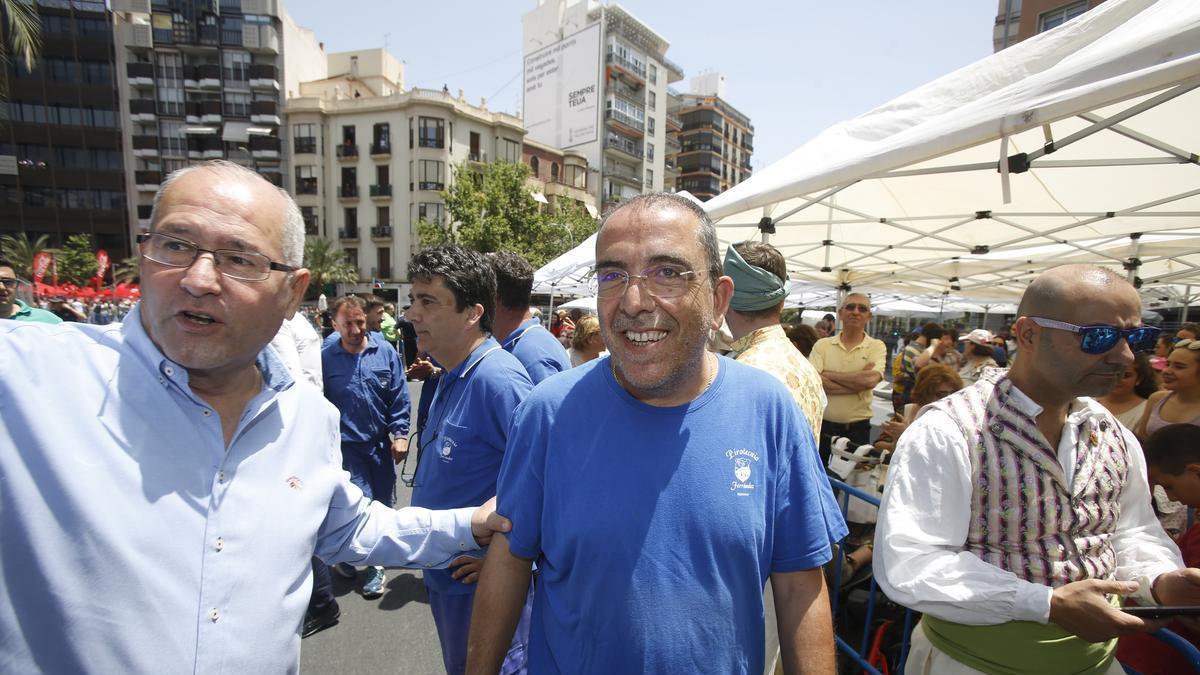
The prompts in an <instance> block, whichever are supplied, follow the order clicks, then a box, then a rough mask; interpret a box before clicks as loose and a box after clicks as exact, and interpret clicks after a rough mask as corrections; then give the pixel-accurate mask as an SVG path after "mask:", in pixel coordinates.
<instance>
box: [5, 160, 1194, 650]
mask: <svg viewBox="0 0 1200 675" xmlns="http://www.w3.org/2000/svg"><path fill="white" fill-rule="evenodd" d="M151 223H152V228H151V231H150V232H147V233H144V234H142V235H140V236H139V237H138V243H139V247H140V248H139V250H140V253H141V258H142V260H141V278H142V300H141V302H140V303H138V304H137V305H134V306H133V307H131V308H129V309H128V312H127V315H126V316H125V317H124V320H123V321H121V322H119V323H111V324H107V325H104V324H102V325H85V323H84V322H83V321H77V322H71V323H62V322H58V321H53V322H51V321H49V319H48V318H47V317H41V316H40V315H38V314H36V313H35V310H37V309H38V308H34V307H29V306H28V305H26V304H25V303H22V302H20V301H18V300H16V299H15V297H14V296H13V293H12V288H13V287H14V286H15V281H14V282H9V281H8V279H10V278H14V279H15V275H12V274H10V273H11V272H12V266H11V265H9V264H7V263H4V262H2V261H0V282H2V283H0V288H2V289H4V290H3V291H2V292H3V295H0V314H2V315H3V316H5V317H7V318H13V319H17V320H15V321H4V322H0V414H2V415H3V420H4V425H3V429H2V430H0V476H3V477H4V490H2V491H0V531H2V532H4V533H5V541H4V549H5V552H4V558H5V566H6V568H9V569H17V570H21V572H22V574H21V576H20V577H19V579H18V577H17V576H14V575H5V577H4V578H2V579H0V588H2V589H3V591H4V592H2V593H0V635H4V636H7V637H6V639H4V645H5V649H3V650H2V651H0V671H3V672H39V671H41V672H78V671H99V672H110V671H111V672H117V671H120V672H126V671H134V672H158V671H173V670H191V671H194V672H210V671H217V670H239V671H240V670H252V669H260V670H266V671H278V670H286V671H289V672H292V671H295V670H297V669H298V667H299V658H300V643H301V639H302V637H303V636H306V635H311V634H312V633H314V632H316V631H319V630H323V629H326V628H329V627H331V626H334V625H335V624H336V623H337V621H338V617H339V614H340V609H339V608H338V606H337V601H336V599H335V598H334V597H333V595H332V593H331V592H330V584H331V581H330V579H331V577H330V574H331V573H333V574H339V575H343V576H347V577H351V578H354V579H356V580H357V584H358V588H359V590H360V592H361V593H362V594H363V596H364V597H379V596H380V595H381V594H382V593H383V592H384V590H383V584H384V579H385V574H386V573H385V568H389V567H415V568H420V569H422V570H423V575H422V576H423V578H424V583H425V586H426V590H427V592H428V597H429V607H430V611H431V614H432V618H433V621H434V624H435V625H436V627H437V634H438V641H439V644H440V646H441V651H442V658H443V665H444V667H445V669H446V671H447V672H448V673H462V672H470V673H498V672H504V673H515V672H533V673H547V672H570V673H611V672H662V673H675V672H714V673H730V672H740V673H761V672H763V671H764V669H765V668H766V667H767V666H768V665H769V663H768V662H767V660H766V658H765V657H766V655H765V653H764V652H765V645H766V644H768V637H769V636H771V635H773V637H772V638H771V639H772V642H777V643H778V645H779V652H778V658H779V663H780V664H781V668H782V670H783V671H784V672H787V673H800V672H818V673H833V672H836V668H837V666H836V656H835V651H836V650H835V642H834V622H833V617H832V613H831V606H830V600H829V588H828V586H827V582H826V575H825V572H824V570H825V568H826V567H830V566H839V565H840V566H842V567H841V569H843V570H845V571H848V572H849V573H851V574H857V573H859V572H860V570H861V571H865V570H868V569H873V570H874V574H875V575H876V578H877V580H878V581H879V585H880V588H881V589H882V590H883V591H884V592H885V593H886V594H887V595H888V597H890V598H891V599H893V600H894V601H896V602H898V603H900V604H902V605H904V606H906V607H910V608H913V609H915V610H918V611H919V612H921V614H922V618H921V621H920V623H919V624H918V625H917V627H916V628H915V630H914V631H913V634H912V650H911V653H910V657H909V661H908V664H907V671H908V672H912V673H975V672H1056V673H1057V672H1109V673H1116V672H1121V669H1120V665H1119V664H1118V662H1117V661H1116V659H1115V654H1116V650H1117V643H1116V638H1117V637H1119V636H1133V635H1140V634H1144V633H1147V632H1150V631H1153V630H1155V629H1157V628H1159V627H1161V626H1162V625H1164V624H1165V623H1166V620H1164V619H1157V618H1148V617H1141V616H1138V615H1136V614H1134V613H1131V612H1126V611H1122V608H1121V605H1122V604H1123V603H1125V602H1128V603H1129V604H1132V603H1134V602H1136V603H1137V604H1139V605H1168V606H1169V605H1197V604H1200V570H1197V569H1194V568H1191V567H1188V566H1187V565H1185V556H1181V554H1180V551H1179V548H1178V546H1177V545H1176V544H1175V543H1174V542H1173V541H1172V539H1171V537H1170V536H1169V535H1168V531H1167V529H1165V528H1164V526H1163V523H1162V522H1161V521H1160V517H1165V516H1166V515H1169V514H1166V513H1165V512H1164V511H1163V508H1164V507H1163V506H1162V505H1157V509H1156V502H1155V500H1154V498H1153V497H1152V493H1151V489H1150V485H1151V481H1153V482H1154V483H1155V484H1157V485H1159V486H1161V487H1162V489H1163V494H1162V498H1163V499H1164V500H1165V501H1164V502H1163V504H1169V502H1170V500H1178V501H1179V502H1182V503H1183V504H1185V505H1188V506H1191V505H1194V504H1195V503H1197V502H1200V489H1198V487H1197V486H1200V456H1195V452H1196V450H1195V448H1196V447H1197V446H1196V440H1195V439H1194V438H1193V437H1192V435H1190V434H1193V433H1194V432H1193V431H1192V430H1193V429H1196V426H1195V424H1196V423H1197V422H1198V421H1200V342H1197V341H1196V337H1197V335H1195V334H1194V333H1193V334H1189V333H1187V332H1186V330H1188V329H1190V327H1185V330H1181V331H1180V332H1179V333H1177V334H1176V335H1175V336H1174V338H1177V339H1174V341H1173V340H1172V339H1170V338H1169V339H1167V340H1166V341H1162V342H1160V344H1161V345H1162V348H1161V352H1160V353H1159V354H1157V355H1156V356H1157V358H1158V360H1157V361H1152V360H1151V359H1150V358H1149V357H1145V358H1140V357H1135V353H1136V352H1140V351H1142V350H1144V349H1148V348H1151V347H1153V345H1154V343H1155V341H1156V338H1158V337H1159V333H1160V331H1159V330H1158V329H1156V328H1153V327H1147V326H1142V325H1141V318H1140V305H1139V301H1138V296H1137V294H1136V292H1135V291H1134V290H1133V288H1132V286H1130V285H1129V284H1128V283H1126V282H1125V281H1124V280H1123V279H1121V278H1120V277H1119V276H1117V275H1115V274H1114V273H1112V272H1109V271H1107V270H1104V269H1101V268H1096V267H1088V266H1080V265H1071V266H1064V267H1060V268H1055V269H1052V270H1049V271H1047V272H1044V273H1043V274H1041V275H1040V276H1039V277H1037V279H1035V280H1034V281H1033V282H1032V283H1031V284H1030V286H1029V288H1028V290H1027V291H1026V293H1025V295H1024V297H1023V298H1022V300H1021V303H1020V305H1019V307H1018V312H1017V314H1018V318H1017V319H1016V321H1015V322H1014V323H1013V324H1012V326H1011V331H1010V334H1009V340H1005V339H1004V338H1003V337H998V336H995V335H992V334H991V333H989V332H988V331H986V330H983V329H982V328H977V329H973V330H970V331H964V332H965V335H962V336H959V335H958V334H957V332H956V330H953V329H949V328H946V327H942V326H938V325H936V324H929V325H926V326H924V327H922V329H921V330H920V331H919V332H918V334H916V335H914V336H912V337H911V339H909V340H908V343H907V344H906V346H905V347H904V349H903V350H901V351H900V352H899V353H898V354H897V356H896V357H895V359H894V360H893V363H889V362H888V361H889V357H888V350H887V347H886V346H885V344H884V343H883V341H881V340H879V339H877V338H875V337H873V336H871V335H869V334H868V326H869V325H870V319H871V316H872V310H871V299H870V297H869V296H867V295H865V294H862V293H858V292H850V293H848V294H846V295H845V296H844V297H843V298H842V299H841V300H840V301H839V303H838V308H837V313H836V316H833V317H831V318H832V319H833V322H832V323H824V322H823V323H824V325H818V326H817V327H814V328H808V327H803V326H790V327H785V326H784V325H783V323H782V310H783V303H784V298H785V296H786V294H787V286H786V280H787V268H786V261H785V259H784V257H783V256H782V254H780V252H779V251H778V250H776V249H774V248H773V247H772V246H770V245H769V244H766V243H761V242H743V243H739V244H735V245H732V246H729V247H727V248H726V250H725V251H724V255H723V256H722V254H721V251H720V250H719V248H718V245H717V239H716V232H715V228H714V227H713V225H712V222H711V221H710V220H709V219H708V217H707V215H706V214H705V212H704V211H703V209H701V208H700V207H699V206H697V205H696V204H695V203H694V202H692V201H690V200H688V199H685V198H683V197H680V196H677V195H674V194H663V193H656V194H647V195H642V196H639V197H636V198H633V199H629V200H625V201H622V202H621V203H620V205H619V206H618V207H617V208H615V209H614V210H613V211H611V212H610V213H608V214H607V215H606V217H605V218H604V220H603V221H602V222H601V224H600V227H599V230H598V235H597V244H596V270H595V275H594V277H595V290H596V297H597V311H596V314H595V315H594V316H592V315H582V314H581V315H577V316H574V317H572V316H570V315H569V314H567V313H557V312H556V313H554V314H553V315H552V316H550V317H548V321H547V322H546V323H543V322H542V320H541V318H540V317H539V316H538V314H537V312H536V310H535V309H533V308H531V306H530V300H531V295H530V294H531V289H532V280H533V271H532V269H531V268H530V266H529V264H528V263H527V262H526V261H525V260H523V259H522V258H521V257H520V256H517V255H514V254H511V253H492V254H486V255H485V254H481V253H478V252H475V251H472V250H469V249H466V248H464V247H461V246H456V245H445V246H436V247H431V248H426V249H423V250H421V251H419V252H417V253H416V254H415V255H414V256H413V258H412V260H411V262H410V264H409V268H408V270H407V273H408V277H409V279H410V280H411V283H412V289H411V293H410V297H409V298H408V299H407V300H408V306H407V307H406V308H405V309H404V311H403V312H402V313H398V312H397V311H396V308H395V307H389V306H388V303H387V302H385V301H383V300H382V299H379V298H374V297H368V298H362V297H356V296H344V297H338V298H334V299H332V300H326V302H325V303H324V304H325V306H324V307H321V306H320V305H318V306H317V307H316V308H313V309H311V310H300V305H301V300H302V298H303V297H304V296H305V293H306V290H307V286H308V282H309V275H308V271H307V270H305V269H303V267H302V266H301V250H302V243H303V237H304V234H303V233H304V226H303V219H302V217H301V216H300V213H299V209H298V208H297V207H296V205H295V202H294V201H292V199H291V198H290V197H289V196H288V195H287V193H286V192H284V191H282V190H279V189H277V188H275V187H274V186H272V185H270V184H269V183H268V182H266V181H265V180H264V179H262V178H261V177H259V176H258V175H257V174H255V173H253V172H251V171H248V170H246V169H244V168H242V167H239V166H238V165H236V164H231V163H228V162H221V161H216V162H210V163H204V164H198V165H194V166H191V167H188V168H186V169H182V170H180V171H178V172H176V173H174V174H172V176H171V177H169V178H168V179H167V180H166V181H164V184H163V186H162V187H161V188H160V193H159V195H157V197H156V200H155V208H154V212H153V213H152V215H151ZM73 309H79V308H73ZM89 311H90V310H89ZM79 314H81V315H83V314H85V312H84V311H82V310H80V311H79ZM54 318H55V319H57V318H58V317H54ZM39 319H41V320H39ZM51 324H53V325H51ZM723 325H727V327H728V333H729V338H730V339H728V340H726V341H724V342H722V343H721V349H720V351H722V352H724V355H721V354H718V353H716V352H715V351H714V349H713V348H712V346H713V345H714V344H717V343H716V342H715V341H714V340H713V336H714V335H715V333H716V331H718V330H719V329H720V328H721V327H722V326H723ZM326 327H327V328H328V329H329V331H328V334H327V335H326V336H322V335H321V334H320V332H319V330H320V329H321V328H326ZM268 345H270V347H268ZM889 367H890V368H891V369H892V371H893V373H895V376H894V378H893V379H894V381H893V388H894V391H895V392H896V394H895V398H894V400H893V404H894V406H895V415H894V416H893V417H892V418H891V419H889V420H888V422H887V423H885V424H884V425H883V429H882V432H883V436H882V437H879V434H878V433H876V430H875V429H873V427H872V424H871V418H872V414H873V411H872V401H873V394H874V390H875V388H876V385H878V384H879V383H880V382H881V381H882V380H883V379H884V374H885V369H887V368H889ZM410 379H420V380H423V382H424V384H423V385H422V387H421V395H420V397H419V400H417V401H411V400H410V398H409V391H408V386H407V381H408V380H410ZM30 382H54V383H55V386H34V387H30V386H28V385H29V383H30ZM1152 385H1153V386H1152ZM1159 386H1161V387H1162V388H1163V389H1165V391H1164V392H1157V391H1155V390H1156V389H1157V388H1158V387H1159ZM1135 399H1140V402H1139V401H1138V400H1135ZM1106 406H1109V407H1106ZM64 408H66V409H70V410H74V411H76V412H78V413H81V414H78V415H76V416H74V417H73V418H72V421H71V422H70V423H64V422H63V421H62V420H61V419H60V418H59V417H58V416H57V415H54V414H50V413H49V412H48V411H53V410H60V409H64ZM1135 416H1136V417H1138V419H1137V421H1136V422H1135V423H1134V424H1133V426H1132V427H1131V426H1130V425H1129V422H1130V421H1131V420H1132V419H1133V417H1135ZM1121 420H1124V422H1122V421H1121ZM1181 427H1182V428H1183V430H1182V431H1181ZM410 437H411V438H412V439H413V441H412V446H411V447H410V445H409V438H410ZM842 439H848V440H849V442H850V444H851V447H857V446H860V445H870V444H871V443H872V442H875V443H877V444H878V446H879V450H880V451H881V452H886V453H888V455H889V458H890V459H889V461H888V463H887V465H888V467H889V469H888V471H887V477H886V480H885V481H884V482H883V495H882V503H881V505H880V507H879V510H878V517H877V523H875V524H874V526H873V527H871V526H870V524H863V523H859V524H857V525H866V527H856V528H855V531H854V532H852V531H851V528H850V527H848V526H847V523H846V521H845V518H844V517H843V515H842V512H841V510H840V508H839V507H838V504H837V501H836V500H835V498H834V494H833V490H832V489H831V484H830V482H829V479H828V475H827V474H826V471H825V465H826V462H827V461H828V458H829V457H830V456H831V455H832V454H834V448H835V447H841V446H844V445H845V443H846V441H845V440H842ZM1143 442H1144V447H1145V454H1143ZM407 462H411V463H412V464H413V466H414V469H413V470H412V472H411V487H412V504H413V506H410V507H404V508H400V509H396V508H393V501H392V500H393V497H394V488H395V485H396V481H397V465H398V464H402V465H403V464H405V463H407ZM848 534H849V535H852V536H853V537H856V538H857V539H851V540H850V541H849V543H850V544H853V545H845V544H843V546H842V547H841V550H850V549H853V550H850V552H849V553H842V552H840V551H839V552H838V553H837V557H835V551H834V547H833V544H834V543H836V542H847V535H848ZM1177 535H1178V536H1179V537H1181V540H1182V541H1184V542H1185V543H1188V542H1190V543H1188V548H1189V553H1188V554H1187V556H1186V562H1187V563H1189V564H1191V563H1196V562H1200V561H1197V560H1195V559H1194V558H1193V557H1192V552H1190V548H1192V547H1194V541H1195V539H1197V538H1200V534H1196V533H1194V532H1178V533H1177ZM484 547H486V549H485V548H484ZM163 570H170V571H171V573H170V574H166V575H164V574H162V571H163ZM264 570H265V571H267V572H268V573H267V574H264ZM768 580H769V581H770V588H771V592H772V595H773V600H774V608H775V621H774V622H773V623H771V624H770V625H768V624H767V622H765V621H764V616H765V613H766V612H765V604H764V597H763V591H764V588H765V586H766V584H767V582H768ZM1181 621H1183V622H1184V623H1181V624H1175V627H1176V628H1178V629H1179V630H1182V631H1188V630H1190V629H1191V628H1193V627H1194V624H1190V623H1187V620H1186V619H1181ZM1138 649H1139V647H1138V646H1137V645H1135V644H1132V643H1127V646H1124V647H1123V652H1122V658H1125V653H1126V652H1128V653H1129V654H1130V656H1129V658H1130V659H1135V658H1138V656H1137V653H1138Z"/></svg>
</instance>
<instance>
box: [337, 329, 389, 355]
mask: <svg viewBox="0 0 1200 675" xmlns="http://www.w3.org/2000/svg"><path fill="white" fill-rule="evenodd" d="M334 334H336V331H335V332H334V333H330V335H334ZM381 340H383V334H382V333H379V332H378V331H373V330H372V331H367V348H366V349H364V350H363V351H361V352H348V351H346V348H345V347H343V346H342V337H341V336H340V335H338V339H336V340H334V341H333V344H332V345H330V347H331V348H333V349H334V350H335V351H339V352H341V353H343V354H365V353H366V352H373V351H375V350H376V349H379V345H380V344H381V342H380V341H381Z"/></svg>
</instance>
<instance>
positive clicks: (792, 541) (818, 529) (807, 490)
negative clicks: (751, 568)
mask: <svg viewBox="0 0 1200 675" xmlns="http://www.w3.org/2000/svg"><path fill="white" fill-rule="evenodd" d="M787 426H788V427H789V428H788V429H786V431H785V432H784V434H783V439H784V443H785V446H784V450H783V451H782V452H781V453H780V471H779V473H778V475H777V477H776V497H775V541H774V545H773V550H774V555H773V557H772V560H771V571H772V572H797V571H800V570H808V569H812V568H814V567H820V566H821V565H824V564H825V563H827V562H829V560H830V558H832V557H833V552H832V549H831V547H830V542H833V541H840V540H841V539H843V538H844V537H845V536H846V534H847V533H848V530H847V528H846V522H845V520H844V519H843V518H842V514H841V510H840V509H839V508H838V505H837V500H836V499H835V498H834V496H833V490H832V489H831V488H830V486H829V478H828V477H827V476H826V475H825V472H824V471H823V470H821V467H820V463H819V462H818V460H817V457H818V454H817V449H816V447H815V444H814V442H813V438H812V432H811V431H810V430H809V429H808V427H807V426H804V425H797V424H789V425H787Z"/></svg>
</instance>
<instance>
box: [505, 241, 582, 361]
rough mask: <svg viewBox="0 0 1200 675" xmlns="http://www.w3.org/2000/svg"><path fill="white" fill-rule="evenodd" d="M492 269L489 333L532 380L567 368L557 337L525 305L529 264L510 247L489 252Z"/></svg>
mask: <svg viewBox="0 0 1200 675" xmlns="http://www.w3.org/2000/svg"><path fill="white" fill-rule="evenodd" d="M488 260H489V261H490V262H491V263H492V271H494V272H495V273H496V320H495V322H494V323H493V325H492V336H493V337H495V338H496V339H497V340H499V341H500V346H502V347H504V350H505V351H507V352H509V353H510V354H512V355H513V356H515V357H517V360H518V361H520V362H521V365H523V366H525V372H527V373H529V379H530V380H532V381H533V383H534V384H537V383H539V382H541V381H542V380H544V379H546V378H547V377H550V376H551V375H554V374H556V373H561V372H562V371H564V370H569V369H570V368H571V359H570V358H568V357H567V350H565V349H563V346H562V344H561V343H559V341H558V338H556V337H554V335H552V334H551V333H550V331H548V330H546V329H545V328H544V327H542V322H541V321H538V320H537V319H536V318H535V317H534V316H533V313H532V311H530V309H529V298H530V295H531V294H532V293H533V268H532V267H530V266H529V263H528V262H526V261H525V259H524V258H522V257H521V256H519V255H517V254H516V253H512V252H510V251H501V252H499V253H489V254H488Z"/></svg>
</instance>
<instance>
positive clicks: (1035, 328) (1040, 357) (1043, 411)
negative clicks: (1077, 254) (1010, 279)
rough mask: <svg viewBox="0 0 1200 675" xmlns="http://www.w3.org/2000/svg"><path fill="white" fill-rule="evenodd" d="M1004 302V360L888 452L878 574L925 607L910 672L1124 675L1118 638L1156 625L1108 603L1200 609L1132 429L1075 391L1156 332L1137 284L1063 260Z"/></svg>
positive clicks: (933, 410)
mask: <svg viewBox="0 0 1200 675" xmlns="http://www.w3.org/2000/svg"><path fill="white" fill-rule="evenodd" d="M1017 314H1018V319H1017V321H1016V322H1015V323H1014V324H1013V335H1014V337H1015V338H1016V340H1017V345H1018V349H1019V351H1020V357H1019V358H1017V359H1015V360H1014V361H1013V365H1012V368H1011V370H1009V371H1007V372H1004V371H999V370H996V371H989V372H988V373H987V374H985V375H984V377H982V378H981V379H980V380H979V381H978V382H976V383H975V384H974V385H972V386H970V387H967V388H966V389H963V390H962V391H960V392H958V393H955V394H953V395H951V396H949V397H948V398H946V399H943V400H942V401H939V402H938V403H935V404H932V405H931V406H929V407H928V408H926V409H925V410H924V412H923V414H921V416H920V417H918V418H917V420H916V421H915V422H913V424H912V425H911V426H909V428H908V429H907V430H906V431H905V432H904V435H903V436H901V438H900V441H899V444H898V446H897V448H896V453H895V455H894V459H893V461H892V465H891V471H890V473H889V476H888V484H887V487H886V489H885V491H884V495H883V501H882V504H881V506H880V510H879V522H878V527H877V529H876V534H875V570H876V579H877V580H878V581H879V585H880V587H881V588H882V589H883V590H884V592H885V593H887V594H888V597H890V598H892V599H893V600H895V601H897V602H899V603H901V604H903V605H905V606H908V607H911V608H913V609H916V610H918V611H921V612H924V613H925V614H924V618H923V619H922V621H921V623H920V625H919V627H918V628H917V629H916V630H914V631H913V639H912V648H911V651H910V652H909V660H908V664H907V668H906V670H908V672H912V673H929V672H967V671H965V670H963V668H964V667H966V668H968V669H970V668H973V669H975V670H982V671H987V672H996V671H1003V672H1094V673H1121V672H1123V670H1122V669H1121V666H1120V664H1119V663H1117V662H1116V660H1115V658H1114V655H1115V651H1116V639H1115V638H1116V637H1117V636H1118V635H1121V634H1125V633H1134V632H1146V631H1152V630H1155V629H1157V628H1159V627H1160V626H1161V625H1162V622H1160V621H1153V620H1143V619H1142V618H1139V617H1135V616H1133V615H1130V614H1126V613H1123V612H1121V611H1120V607H1119V599H1120V598H1121V597H1122V596H1129V597H1131V598H1136V599H1137V601H1138V603H1139V604H1143V605H1154V604H1165V605H1192V604H1200V570H1194V569H1193V570H1187V569H1184V568H1183V561H1182V559H1181V558H1180V556H1179V550H1178V549H1177V548H1176V547H1175V546H1174V544H1172V543H1171V540H1170V539H1169V538H1168V537H1167V535H1166V533H1165V532H1164V531H1163V529H1162V527H1161V526H1160V525H1159V523H1158V520H1157V519H1156V518H1155V517H1154V512H1153V510H1152V509H1151V505H1150V504H1151V502H1150V493H1149V488H1148V486H1147V479H1146V466H1145V460H1144V459H1143V457H1142V452H1141V448H1140V447H1139V445H1138V442H1137V439H1136V438H1135V437H1134V436H1133V434H1132V433H1131V432H1129V431H1128V430H1127V429H1125V428H1124V427H1123V426H1121V425H1120V423H1118V422H1117V420H1116V418H1114V417H1113V416H1112V414H1110V413H1109V412H1108V411H1107V410H1105V409H1104V408H1103V407H1102V406H1100V405H1099V404H1098V403H1097V402H1095V401H1094V400H1092V399H1091V398H1086V397H1090V396H1099V395H1102V394H1104V393H1106V392H1108V390H1109V389H1111V388H1112V387H1113V385H1115V384H1116V383H1117V381H1118V380H1119V379H1120V378H1121V376H1122V374H1123V373H1124V371H1125V369H1126V368H1127V367H1128V366H1129V365H1130V364H1131V363H1132V362H1133V352H1134V351H1140V350H1143V349H1147V348H1151V347H1152V346H1153V344H1154V340H1155V338H1156V336H1157V332H1158V331H1157V329H1155V328H1148V327H1143V326H1141V307H1140V302H1139V299H1138V295H1137V292H1136V291H1135V290H1134V289H1133V287H1132V286H1131V285H1130V284H1129V283H1127V282H1126V281H1125V280H1124V279H1122V278H1121V277H1120V276H1119V275H1117V274H1116V273H1114V272H1111V271H1109V270H1106V269H1102V268H1099V267H1092V266H1087V265H1068V266H1063V267H1058V268H1055V269H1052V270H1049V271H1047V272H1045V273H1043V274H1042V275H1040V276H1039V277H1038V278H1037V279H1035V280H1034V281H1033V283H1031V284H1030V286H1029V288H1028V289H1027V290H1026V292H1025V295H1024V296H1023V297H1022V299H1021V303H1020V306H1019V307H1018V310H1017ZM971 672H974V671H971Z"/></svg>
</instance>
